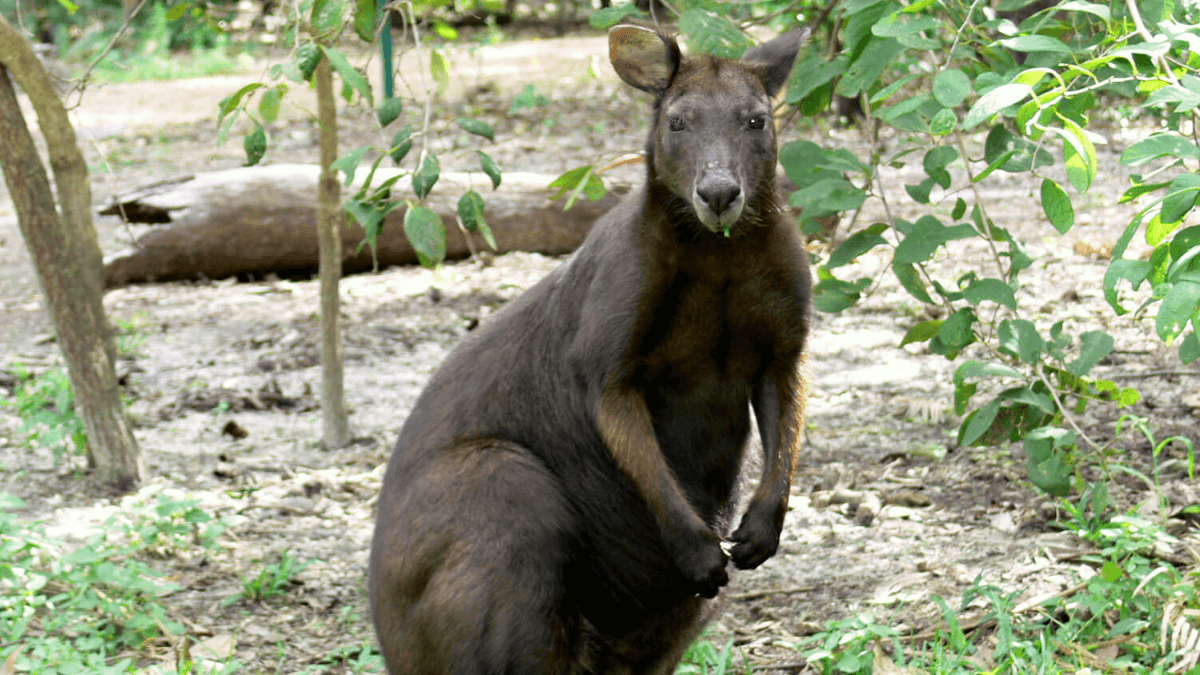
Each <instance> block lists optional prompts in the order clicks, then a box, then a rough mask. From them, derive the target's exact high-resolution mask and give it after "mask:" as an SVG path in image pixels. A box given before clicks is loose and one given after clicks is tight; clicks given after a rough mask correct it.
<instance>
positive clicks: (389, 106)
mask: <svg viewBox="0 0 1200 675" xmlns="http://www.w3.org/2000/svg"><path fill="white" fill-rule="evenodd" d="M402 112H404V101H403V100H401V98H400V97H399V96H389V97H387V98H385V99H383V100H382V101H380V102H379V109H378V110H376V111H375V114H376V115H377V116H378V117H379V126H381V127H386V126H387V125H389V124H391V123H392V122H395V121H396V118H398V117H400V113H402Z"/></svg>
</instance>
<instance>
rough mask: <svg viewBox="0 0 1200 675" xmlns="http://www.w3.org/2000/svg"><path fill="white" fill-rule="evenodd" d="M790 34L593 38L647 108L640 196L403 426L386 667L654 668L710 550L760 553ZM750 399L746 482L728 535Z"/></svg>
mask: <svg viewBox="0 0 1200 675" xmlns="http://www.w3.org/2000/svg"><path fill="white" fill-rule="evenodd" d="M806 35H807V31H797V32H793V33H789V34H786V35H783V36H781V37H779V38H776V39H775V40H773V41H771V42H768V43H766V44H763V45H761V46H759V47H757V48H754V49H751V50H749V51H748V52H747V53H746V55H745V56H744V57H743V58H742V60H740V61H733V60H724V59H718V58H713V57H710V56H689V57H686V58H685V57H683V56H682V55H681V52H680V49H679V47H678V45H677V44H676V42H675V40H674V39H673V38H671V37H669V36H667V35H665V34H662V33H660V32H657V31H655V30H653V29H650V28H645V27H642V26H636V25H621V26H617V27H615V28H613V29H612V30H611V31H610V33H609V52H610V58H611V61H612V64H613V67H614V68H615V69H616V71H617V73H618V74H619V75H620V76H621V78H622V79H624V80H625V82H627V83H629V84H631V85H633V86H634V87H637V88H638V89H642V90H644V91H647V92H650V93H651V94H653V95H654V96H655V104H654V120H653V125H652V127H651V130H650V137H649V140H648V141H647V144H646V150H647V157H646V181H645V184H644V185H643V186H641V188H640V189H637V190H635V191H633V192H632V193H630V194H629V195H628V196H627V197H626V198H625V199H624V200H623V201H622V202H621V203H620V204H619V205H618V206H616V207H615V208H614V209H613V210H612V211H611V212H609V213H608V214H606V215H604V216H603V217H601V218H600V219H599V221H597V223H596V225H595V227H594V228H593V229H592V231H591V232H590V233H589V235H588V238H587V239H586V241H585V242H584V243H583V244H582V245H581V247H580V248H579V249H578V250H577V251H576V252H575V253H574V255H573V256H572V257H571V258H570V259H569V260H568V261H567V262H566V263H564V264H563V265H562V266H561V267H559V268H558V269H556V270H555V271H553V272H551V273H550V274H549V275H547V276H546V278H545V279H543V280H542V281H541V282H539V283H538V284H536V285H535V286H533V287H532V288H530V289H529V290H528V291H527V292H525V293H524V294H523V295H522V296H521V297H519V298H518V299H516V300H514V301H513V302H512V303H510V304H509V305H508V306H507V307H505V308H504V309H503V310H502V311H500V312H498V313H497V314H496V315H495V316H494V317H493V318H491V319H490V320H488V321H487V322H485V323H484V324H483V325H482V326H480V327H479V328H478V329H476V330H475V331H474V332H473V333H471V334H470V335H469V336H468V337H466V338H465V339H464V340H463V342H462V343H461V344H460V345H458V347H456V348H455V349H454V351H453V352H452V353H451V354H450V355H449V356H448V357H447V358H446V361H445V363H444V364H443V365H442V366H441V368H440V369H439V370H438V372H437V373H436V374H435V375H434V376H433V378H432V379H431V380H430V382H429V384H428V386H427V387H426V388H425V390H424V392H422V394H421V396H420V398H419V399H418V400H417V403H416V405H415V406H414V408H413V411H412V413H411V414H410V415H409V417H408V420H407V421H406V422H405V423H404V427H403V429H402V430H401V432H400V438H399V440H398V442H397V443H396V447H395V450H394V451H393V453H392V457H391V460H390V462H389V463H388V467H387V472H386V474H385V476H384V480H383V489H382V493H381V494H380V497H379V507H378V508H379V510H378V520H377V522H376V525H375V537H374V542H373V543H372V548H371V561H370V580H369V584H370V597H371V604H372V611H373V615H374V621H375V626H376V630H377V632H378V636H379V641H380V643H381V645H382V648H383V655H384V659H385V660H386V662H387V667H388V669H389V671H390V672H391V673H393V675H400V674H410V673H411V674H418V673H419V674H427V675H448V674H451V673H456V674H458V673H461V674H464V675H466V674H484V673H494V674H497V675H500V674H505V673H509V674H514V675H535V674H550V673H597V674H598V673H655V674H664V675H671V673H673V672H674V668H675V666H676V664H677V663H678V661H679V659H680V658H681V656H682V654H683V652H684V650H685V649H686V648H687V646H688V644H689V643H690V642H691V640H692V639H694V638H695V636H696V635H697V633H698V632H699V630H700V628H701V626H702V624H703V622H704V620H705V618H706V614H707V613H708V612H706V607H707V606H708V605H709V602H708V600H706V599H708V598H713V597H714V596H716V595H717V592H718V590H719V589H720V588H721V587H722V586H724V585H725V584H726V583H727V582H728V579H729V577H728V574H727V572H726V569H725V568H726V563H727V562H728V561H729V559H730V558H732V560H733V563H734V564H735V565H736V566H737V567H739V568H741V569H749V568H753V567H757V566H758V565H760V564H762V563H763V561H765V560H767V559H768V558H770V557H771V556H772V555H774V553H775V551H776V549H777V547H778V545H779V533H780V530H781V529H782V527H783V519H784V514H785V512H786V511H787V504H788V494H789V489H790V485H791V479H792V474H793V472H794V470H795V464H796V455H797V451H798V448H799V442H800V436H801V433H802V429H803V420H804V402H805V395H806V390H807V380H806V379H805V376H804V374H803V373H804V363H803V362H804V354H805V343H806V339H807V336H808V325H809V316H810V308H809V296H810V291H811V284H812V279H811V275H810V271H809V267H808V259H807V256H806V254H805V251H804V248H803V246H802V242H801V239H800V236H799V235H798V233H797V231H796V225H795V223H794V222H792V221H791V219H790V218H786V217H785V216H784V215H783V209H782V206H781V204H780V202H779V197H778V196H777V194H776V191H775V187H774V186H775V166H776V161H777V154H778V151H777V143H776V138H775V125H774V120H773V117H772V97H773V96H774V95H775V94H776V93H777V92H778V91H779V89H780V88H781V87H782V86H783V84H784V83H785V82H786V81H787V79H788V75H789V72H790V70H791V68H792V64H793V61H794V60H795V57H796V53H797V51H798V50H799V48H800V45H801V43H802V42H803V40H804V38H805V37H806ZM751 406H753V409H754V413H755V417H756V419H757V423H758V432H759V435H760V436H761V439H762V447H763V452H764V459H763V463H762V477H761V480H760V482H759V485H758V487H757V488H756V490H755V492H754V493H753V495H752V496H751V498H750V500H749V504H748V506H747V510H746V513H745V515H744V516H743V517H742V519H741V522H740V524H739V525H738V527H737V528H736V529H734V530H733V532H732V533H731V534H729V535H728V543H726V542H723V541H722V538H723V535H724V534H725V533H726V532H728V530H727V529H726V528H727V526H728V524H729V523H730V521H731V519H732V517H733V515H734V514H733V513H731V511H732V510H733V508H734V506H735V501H736V499H735V498H736V495H735V488H736V484H737V478H738V474H739V471H740V469H741V463H742V454H743V448H744V447H745V446H746V445H747V441H748V438H749V433H750V408H751ZM722 544H725V545H726V546H729V548H728V549H726V548H724V547H723V546H722ZM727 550H728V553H727V552H726V551H727Z"/></svg>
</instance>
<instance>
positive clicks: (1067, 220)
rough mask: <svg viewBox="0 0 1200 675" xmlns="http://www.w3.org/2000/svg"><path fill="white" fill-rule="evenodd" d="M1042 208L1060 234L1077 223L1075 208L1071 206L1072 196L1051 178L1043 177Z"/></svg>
mask: <svg viewBox="0 0 1200 675" xmlns="http://www.w3.org/2000/svg"><path fill="white" fill-rule="evenodd" d="M1042 210H1043V211H1045V213H1046V217H1047V218H1049V219H1050V224H1051V225H1053V226H1054V229H1056V230H1058V233H1059V234H1066V233H1067V231H1068V230H1070V229H1071V226H1072V225H1074V224H1075V208H1074V207H1072V206H1071V198H1070V197H1068V196H1067V192H1066V191H1065V190H1063V189H1062V188H1061V187H1059V186H1058V183H1055V182H1054V181H1052V180H1050V179H1049V178H1044V179H1042Z"/></svg>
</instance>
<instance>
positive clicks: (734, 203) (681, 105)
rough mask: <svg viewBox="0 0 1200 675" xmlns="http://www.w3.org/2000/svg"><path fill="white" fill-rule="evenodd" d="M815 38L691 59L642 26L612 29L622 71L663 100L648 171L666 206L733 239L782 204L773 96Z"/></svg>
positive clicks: (790, 38) (799, 36)
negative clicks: (735, 56) (736, 55)
mask: <svg viewBox="0 0 1200 675" xmlns="http://www.w3.org/2000/svg"><path fill="white" fill-rule="evenodd" d="M808 32H809V31H808V30H807V29H801V30H796V31H792V32H790V33H787V34H785V35H782V36H780V37H778V38H776V39H774V40H772V41H770V42H767V43H765V44H763V45H760V46H758V47H755V48H753V49H751V50H749V51H747V52H746V54H745V55H744V56H743V57H742V59H741V60H740V61H731V60H727V59H718V58H714V57H711V56H689V57H686V58H685V57H684V56H683V55H682V54H681V53H680V50H679V46H678V45H677V44H676V42H675V40H674V39H673V38H671V37H670V36H667V35H664V34H663V33H660V32H658V31H656V30H653V29H651V28H646V27H643V26H637V25H620V26H616V27H614V28H613V29H612V30H610V31H609V37H608V45H609V58H610V60H611V61H612V64H613V68H614V69H615V70H616V71H617V74H618V75H620V76H621V79H623V80H625V82H627V83H628V84H630V85H632V86H634V87H637V88H638V89H641V90H643V91H647V92H650V93H651V94H654V95H655V97H656V101H655V107H654V122H653V125H652V127H651V129H650V138H649V140H648V142H647V152H648V157H647V166H648V167H649V176H648V178H649V181H650V187H651V190H652V191H651V194H652V195H654V194H655V193H654V190H655V189H656V188H665V189H666V190H667V192H668V197H667V201H668V203H667V204H665V205H664V206H666V207H668V208H669V209H670V210H671V211H672V212H673V213H675V214H679V215H681V216H683V217H684V218H685V219H688V220H693V221H694V222H698V223H699V224H700V225H701V226H703V227H704V228H705V229H707V230H709V231H711V232H724V233H725V234H726V235H727V236H728V235H729V233H730V232H731V231H735V232H736V230H737V227H738V225H739V224H741V223H746V224H753V223H755V222H757V221H759V220H760V219H761V218H762V217H763V216H765V215H767V214H766V212H767V211H774V210H775V209H777V208H778V207H777V206H776V204H775V193H774V177H775V163H776V161H777V158H778V147H777V145H776V141H775V124H774V119H773V117H772V99H773V98H774V96H775V95H776V94H777V93H778V92H779V90H780V89H781V88H782V87H783V85H784V83H785V82H787V79H788V75H789V74H790V72H791V70H792V64H793V63H794V62H795V60H796V54H797V52H798V51H799V50H800V46H801V45H802V44H803V43H804V40H805V39H806V38H807V37H808Z"/></svg>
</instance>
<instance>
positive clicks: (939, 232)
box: [895, 216, 976, 263]
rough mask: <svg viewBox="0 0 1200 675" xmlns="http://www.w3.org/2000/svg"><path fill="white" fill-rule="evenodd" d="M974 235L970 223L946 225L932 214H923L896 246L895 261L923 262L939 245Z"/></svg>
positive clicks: (973, 229)
mask: <svg viewBox="0 0 1200 675" xmlns="http://www.w3.org/2000/svg"><path fill="white" fill-rule="evenodd" d="M975 235H976V232H975V228H973V227H971V226H970V225H956V226H954V227H946V226H944V225H942V223H941V222H940V221H938V219H937V218H935V217H934V216H923V217H922V218H921V219H920V220H918V221H917V222H916V223H913V229H912V231H911V232H909V233H908V235H906V236H905V237H904V240H903V241H901V242H900V245H899V246H897V247H896V254H895V261H896V262H899V263H920V262H925V261H926V260H928V259H929V258H930V256H932V255H933V253H934V251H936V250H937V249H938V247H939V246H941V245H942V244H945V243H946V242H949V241H954V240H956V239H967V238H969V237H973V236H975Z"/></svg>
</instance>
